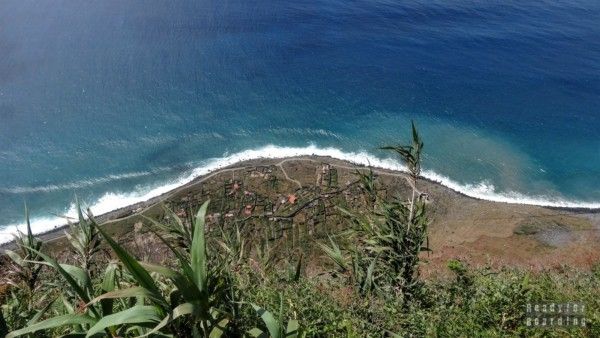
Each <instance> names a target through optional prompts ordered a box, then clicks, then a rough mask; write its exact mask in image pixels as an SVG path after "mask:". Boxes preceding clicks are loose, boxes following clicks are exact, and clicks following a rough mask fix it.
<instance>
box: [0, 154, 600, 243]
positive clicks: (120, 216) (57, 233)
mask: <svg viewBox="0 0 600 338" xmlns="http://www.w3.org/2000/svg"><path fill="white" fill-rule="evenodd" d="M289 161H299V162H302V161H304V162H319V163H324V162H327V163H330V164H332V165H333V166H334V167H338V168H342V169H347V170H355V169H367V168H369V167H370V168H372V169H373V170H374V172H376V173H377V174H379V175H392V176H398V175H403V174H404V173H405V172H404V171H403V170H401V169H389V168H386V167H382V166H377V165H371V166H365V165H362V164H361V163H356V162H353V161H349V160H347V159H339V158H336V157H333V156H328V155H326V156H321V155H299V156H287V157H273V158H264V157H263V158H254V159H241V160H239V161H237V162H234V163H231V164H229V165H226V166H222V167H221V166H219V167H217V168H215V169H213V170H210V171H208V172H207V173H205V174H203V175H199V176H197V177H195V178H193V179H192V180H191V181H189V182H187V183H184V184H183V185H180V186H178V187H176V188H174V189H171V190H168V191H166V192H164V193H162V194H160V195H158V196H154V197H151V198H149V199H147V200H144V201H141V202H137V203H134V204H131V205H126V206H123V207H120V208H117V209H115V210H112V211H108V212H105V213H102V214H99V215H95V218H96V220H97V221H98V223H99V224H102V225H105V224H110V223H115V222H123V221H126V220H127V219H129V218H132V217H135V216H137V215H139V214H140V213H145V212H147V211H149V210H151V209H153V208H155V207H157V206H159V205H160V204H161V203H164V202H167V201H169V200H171V199H173V198H176V197H177V196H180V195H182V194H183V193H185V192H188V191H191V190H193V189H194V187H196V186H197V185H199V184H200V183H202V182H204V181H206V180H209V179H210V178H212V177H214V176H217V175H220V174H223V173H225V172H230V171H235V170H242V169H246V168H249V167H257V166H266V165H273V164H277V163H279V164H281V163H284V162H289ZM357 162H358V161H357ZM420 181H422V182H426V183H427V184H428V185H429V186H434V187H436V188H437V189H440V190H445V191H446V193H449V194H451V195H455V196H457V197H460V198H462V199H468V200H471V201H476V202H482V203H492V204H502V205H514V206H515V207H533V208H542V209H547V210H554V211H557V212H565V213H568V214H584V215H590V216H591V217H592V218H593V219H600V208H585V207H570V206H552V205H549V206H548V205H535V204H526V203H516V202H505V201H493V200H488V199H484V198H479V197H476V196H472V195H470V194H466V193H464V192H462V191H460V190H455V189H453V188H452V187H449V186H447V185H445V184H443V183H442V182H440V181H437V180H434V179H432V178H430V177H427V176H424V177H421V178H420ZM75 223H76V222H75ZM67 228H68V224H56V225H55V226H54V228H53V229H49V230H47V231H42V232H39V233H35V231H34V233H35V235H36V236H38V237H40V238H41V239H42V240H44V241H45V242H53V241H56V240H58V239H60V238H62V237H64V231H65V230H66V229H67ZM11 247H14V240H10V241H7V242H4V243H0V248H1V249H6V248H11Z"/></svg>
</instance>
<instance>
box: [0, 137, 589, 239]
mask: <svg viewBox="0 0 600 338" xmlns="http://www.w3.org/2000/svg"><path fill="white" fill-rule="evenodd" d="M304 155H317V156H329V157H333V158H337V159H340V160H345V161H348V162H351V163H355V164H359V165H371V166H373V167H378V168H384V169H391V170H404V169H405V168H404V167H403V166H402V165H401V164H400V163H398V162H397V161H396V160H394V159H391V158H383V159H382V158H378V157H375V156H373V155H371V154H369V153H367V152H365V151H359V152H343V151H341V150H340V149H337V148H318V147H316V146H315V145H310V146H307V147H279V146H274V145H268V146H265V147H262V148H259V149H250V150H245V151H242V152H239V153H235V154H232V155H226V156H224V157H221V158H214V159H211V160H208V161H206V162H205V165H203V166H202V167H198V168H196V169H194V170H193V171H192V172H191V173H189V174H187V175H186V176H183V177H180V178H179V179H177V180H175V181H172V182H168V183H166V184H163V185H160V186H156V187H149V188H146V189H140V190H138V191H135V192H131V193H127V194H124V193H107V194H105V195H104V196H102V197H101V198H100V199H99V200H97V201H95V202H94V203H92V204H91V206H90V209H91V210H92V212H93V213H94V214H95V215H100V214H103V213H107V212H110V211H113V210H116V209H119V208H122V207H125V206H127V205H132V204H135V203H139V202H143V201H146V200H148V199H150V198H153V197H156V196H159V195H161V194H164V193H166V192H168V191H170V190H173V189H175V188H178V187H180V186H182V185H184V184H186V183H188V182H190V181H192V180H193V179H195V178H196V177H199V176H202V175H205V174H207V173H209V172H212V171H215V170H218V169H220V168H223V167H226V166H230V165H232V164H235V163H237V162H240V161H245V160H252V159H258V158H285V157H293V156H304ZM423 176H424V177H425V178H428V179H430V180H433V181H436V182H439V183H440V184H442V185H444V186H446V187H448V188H450V189H453V190H455V191H457V192H460V193H462V194H465V195H467V196H471V197H474V198H479V199H484V200H489V201H495V202H505V203H515V204H528V205H539V206H549V207H566V208H584V209H600V202H583V201H568V200H562V199H558V198H553V197H547V196H526V195H524V194H522V193H518V192H496V191H495V188H494V186H493V185H492V184H489V183H487V182H479V183H477V184H460V183H458V182H456V181H453V180H451V179H450V178H448V177H445V176H443V175H440V174H437V173H435V172H433V171H428V170H426V171H424V172H423ZM76 215H77V213H76V209H75V205H71V206H70V207H69V209H68V211H67V212H66V213H65V216H67V217H73V218H75V217H76ZM31 223H32V229H33V230H34V232H35V233H41V232H45V231H48V230H52V229H54V228H56V227H57V226H60V225H62V224H64V223H65V222H64V220H63V219H62V218H58V217H54V218H34V219H32V222H31ZM24 226H25V225H24V224H13V225H9V226H7V227H5V228H4V229H3V231H2V232H1V233H0V243H4V242H7V241H10V240H11V239H12V236H11V233H15V232H16V230H17V229H20V230H24Z"/></svg>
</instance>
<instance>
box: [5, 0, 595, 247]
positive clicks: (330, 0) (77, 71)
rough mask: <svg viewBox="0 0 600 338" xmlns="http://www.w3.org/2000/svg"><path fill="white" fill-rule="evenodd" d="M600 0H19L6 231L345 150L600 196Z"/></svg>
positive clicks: (10, 67) (507, 190)
mask: <svg viewBox="0 0 600 338" xmlns="http://www.w3.org/2000/svg"><path fill="white" fill-rule="evenodd" d="M599 23H600V2H599V1H432V0H423V1H376V0H367V1H336V0H313V1H297V0H295V1H288V0H279V1H269V0H263V1H252V0H239V1H228V0H220V1H206V0H201V1H191V0H189V1H188V0H181V1H155V2H147V1H121V0H118V1H117V0H115V1H81V2H76V1H68V0H64V1H34V0H27V1H24V0H4V1H1V2H0V242H1V241H6V240H8V239H10V236H9V233H10V232H13V231H14V229H15V227H18V226H22V225H23V223H24V203H27V206H28V208H29V209H30V212H31V217H32V225H33V229H34V231H36V232H40V231H43V230H47V229H51V228H53V227H55V226H57V225H60V224H63V223H64V222H63V221H62V219H61V218H59V217H58V216H57V215H65V214H67V215H72V214H73V213H74V206H73V200H74V196H75V195H76V196H78V198H79V199H81V200H82V201H83V202H84V204H85V205H87V206H89V207H91V210H92V211H93V212H94V214H100V213H104V212H107V211H110V210H114V209H116V208H119V207H123V206H125V205H128V204H132V203H135V202H139V201H142V200H145V199H148V198H150V197H153V196H156V195H158V194H160V193H162V192H166V191H168V190H170V189H173V188H175V187H177V186H180V185H182V184H184V183H186V182H188V181H190V180H191V179H193V178H194V177H197V176H199V175H202V174H204V173H207V172H209V171H211V170H214V169H216V168H218V167H222V166H224V165H228V164H232V163H235V162H236V161H238V160H241V159H249V158H257V157H282V156H290V155H298V154H319V155H330V156H334V157H338V158H343V159H349V160H352V161H354V162H357V163H363V164H367V163H370V164H371V165H376V166H382V167H388V168H396V169H400V168H401V167H400V165H399V163H398V162H397V161H396V160H395V159H394V158H393V154H390V153H386V152H383V151H380V150H378V149H377V148H378V147H380V146H382V145H387V144H396V143H406V142H408V141H409V137H410V129H409V128H410V121H411V120H414V121H415V123H416V124H417V126H418V128H419V130H420V131H421V134H422V137H423V139H424V142H425V149H424V163H423V166H424V169H425V172H424V175H425V176H426V177H428V178H431V179H435V180H437V181H440V182H441V183H442V184H445V185H447V186H449V187H451V188H453V189H455V190H457V191H460V192H463V193H465V194H467V195H470V196H473V197H477V198H483V199H489V200H494V201H502V202H516V203H528V204H539V205H549V206H568V207H582V208H600V24H599Z"/></svg>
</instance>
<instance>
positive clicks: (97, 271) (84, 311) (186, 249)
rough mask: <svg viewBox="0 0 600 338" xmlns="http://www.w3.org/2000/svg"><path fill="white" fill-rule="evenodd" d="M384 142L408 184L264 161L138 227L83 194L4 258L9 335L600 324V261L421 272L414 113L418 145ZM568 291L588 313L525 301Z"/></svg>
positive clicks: (593, 331) (545, 333)
mask: <svg viewBox="0 0 600 338" xmlns="http://www.w3.org/2000/svg"><path fill="white" fill-rule="evenodd" d="M383 149H384V150H389V151H392V152H394V153H395V154H396V155H397V156H399V159H400V160H402V161H403V162H404V163H405V164H406V167H407V168H408V170H409V171H408V173H407V174H406V175H399V176H398V179H399V180H402V181H403V182H404V188H402V189H393V190H392V189H391V188H390V187H386V186H385V185H384V184H382V182H381V180H380V179H379V177H378V175H377V174H376V173H375V172H374V171H373V170H356V171H355V172H354V175H353V176H352V177H353V178H352V179H347V177H343V178H342V177H341V175H339V173H338V172H337V171H336V169H335V168H333V167H331V166H328V165H327V166H325V165H324V166H322V168H321V169H320V171H319V173H318V175H317V178H316V182H315V184H314V185H312V186H309V187H306V186H304V185H303V183H302V182H299V181H297V180H294V179H292V178H290V177H289V176H288V174H287V173H286V172H285V171H283V172H284V174H285V175H284V176H285V178H284V179H281V178H280V177H278V176H277V175H274V174H273V168H271V167H255V168H252V169H248V171H247V174H248V176H249V177H253V178H257V181H256V182H259V183H256V182H255V181H252V182H250V181H244V180H240V179H239V177H238V178H236V177H232V179H231V180H228V181H223V182H206V183H203V185H202V186H201V188H199V189H196V190H194V193H190V194H188V195H186V196H185V197H184V198H181V199H178V200H172V201H169V202H168V203H166V204H164V205H160V206H154V207H152V208H147V209H145V210H140V211H139V212H136V213H135V214H131V215H124V219H126V222H127V223H128V224H130V226H129V227H127V228H126V227H123V226H122V225H123V224H124V222H116V223H114V222H113V223H110V222H109V223H107V224H102V225H101V224H99V222H98V221H97V220H96V218H95V217H94V216H93V215H92V214H91V212H90V211H89V210H87V211H85V210H83V208H81V207H78V209H79V210H80V213H79V217H78V219H77V220H76V221H77V222H76V223H73V224H70V227H69V229H68V230H67V231H66V237H65V238H64V239H62V242H53V243H44V242H43V241H42V239H40V238H38V237H36V236H34V235H33V234H32V233H31V228H30V227H29V226H28V227H27V232H26V233H22V234H20V235H19V236H18V237H17V238H16V242H15V244H16V245H15V247H14V250H7V252H6V256H5V257H3V261H2V270H3V271H2V273H1V276H2V285H1V286H0V297H1V299H2V311H1V316H0V336H2V335H6V336H7V337H18V336H25V337H27V336H30V337H44V336H48V337H55V336H67V337H96V336H98V337H101V336H110V337H139V336H154V337H164V336H172V337H268V336H271V337H275V338H279V337H330V336H331V337H382V336H390V337H405V336H414V337H421V336H431V337H461V336H462V337H478V336H485V337H488V336H491V337H495V336H540V337H563V336H590V337H597V336H600V311H599V310H600V300H599V298H598V295H599V294H600V267H598V266H597V267H596V268H593V269H591V270H584V269H569V268H566V267H565V268H562V270H556V269H555V270H552V271H535V272H533V271H529V270H524V269H521V268H506V267H504V268H498V267H492V266H478V267H476V268H472V267H470V265H469V262H466V261H464V260H457V259H450V260H448V261H447V263H446V267H444V268H443V269H442V268H440V269H439V271H434V272H433V273H430V276H429V277H428V278H423V277H422V274H421V270H422V267H423V266H424V265H426V264H428V257H429V255H430V253H431V251H432V250H433V251H435V250H436V248H435V247H432V246H431V245H430V244H431V243H430V241H429V238H428V228H429V226H430V225H431V221H432V217H431V216H432V213H431V210H436V206H435V201H431V200H430V199H429V196H428V194H426V193H424V192H423V191H422V190H421V189H420V186H419V179H418V178H419V175H420V168H421V151H422V149H423V142H422V141H421V140H420V138H419V135H418V133H417V130H416V129H415V128H414V126H413V129H412V140H411V143H410V144H409V145H406V146H402V145H398V146H390V147H384V148H383ZM282 170H283V169H282ZM234 174H235V172H234ZM342 179H344V180H346V182H341V180H342ZM282 191H293V193H289V194H287V193H286V194H282V193H281V192H282ZM26 214H27V212H26ZM26 219H27V220H28V219H29V217H28V216H27V215H26ZM62 244H64V246H63V245H62ZM67 247H68V250H65V249H66V248H67ZM442 270H443V271H442ZM431 275H433V276H431ZM572 301H576V302H581V303H584V304H585V305H586V307H587V310H586V319H587V322H586V325H585V327H574V326H571V327H552V328H531V327H527V326H526V325H525V322H526V321H525V319H526V318H525V311H526V306H527V304H531V303H535V302H572Z"/></svg>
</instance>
